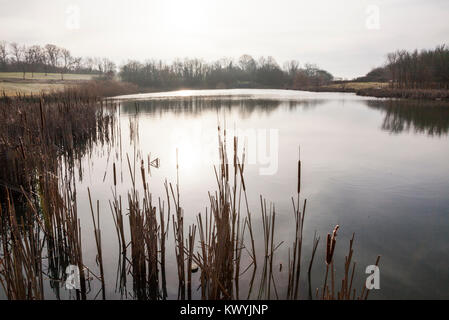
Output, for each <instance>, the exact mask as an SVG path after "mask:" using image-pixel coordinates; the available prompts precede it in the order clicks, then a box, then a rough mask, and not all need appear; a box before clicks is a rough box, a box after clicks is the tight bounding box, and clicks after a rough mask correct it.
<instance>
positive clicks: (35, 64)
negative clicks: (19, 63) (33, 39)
mask: <svg viewBox="0 0 449 320" xmlns="http://www.w3.org/2000/svg"><path fill="white" fill-rule="evenodd" d="M42 57H43V50H42V48H41V47H40V46H38V45H34V46H31V47H29V48H28V49H26V51H25V61H26V64H27V66H28V69H29V70H30V71H31V77H33V78H34V72H36V70H37V68H39V66H40V65H42V63H43V58H42Z"/></svg>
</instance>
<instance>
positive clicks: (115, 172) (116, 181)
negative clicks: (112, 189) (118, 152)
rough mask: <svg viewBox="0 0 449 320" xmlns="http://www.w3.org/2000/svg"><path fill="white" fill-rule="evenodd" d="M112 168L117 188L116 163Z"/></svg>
mask: <svg viewBox="0 0 449 320" xmlns="http://www.w3.org/2000/svg"><path fill="white" fill-rule="evenodd" d="M112 168H113V170H114V186H116V185H117V173H116V171H115V162H114V163H113V165H112Z"/></svg>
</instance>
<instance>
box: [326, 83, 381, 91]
mask: <svg viewBox="0 0 449 320" xmlns="http://www.w3.org/2000/svg"><path fill="white" fill-rule="evenodd" d="M387 86H388V83H387V82H346V83H335V84H331V85H328V87H330V88H336V89H337V88H338V89H342V88H346V89H354V90H360V89H378V88H385V87H387Z"/></svg>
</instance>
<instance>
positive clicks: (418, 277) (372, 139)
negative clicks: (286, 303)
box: [77, 90, 449, 299]
mask: <svg viewBox="0 0 449 320" xmlns="http://www.w3.org/2000/svg"><path fill="white" fill-rule="evenodd" d="M120 99H121V106H120V111H119V113H120V114H119V117H120V126H121V148H120V146H119V145H118V144H117V145H116V146H113V147H100V146H99V147H98V148H97V149H95V151H94V152H93V153H92V154H90V155H87V156H86V157H85V159H84V160H83V162H82V168H83V169H82V170H83V180H82V181H80V183H79V185H78V187H77V189H78V197H79V201H78V206H79V216H80V217H81V219H82V223H83V241H84V242H83V246H84V248H83V250H84V251H85V253H86V256H87V259H86V260H87V261H85V263H86V264H87V265H89V263H90V265H95V254H96V249H95V240H94V238H93V232H92V225H91V224H92V223H91V217H90V209H89V207H88V202H87V187H90V188H91V192H92V194H93V198H94V199H98V200H99V201H100V206H101V214H102V222H101V223H102V232H103V247H104V248H103V251H104V253H103V256H104V260H105V265H106V277H107V279H108V281H107V282H106V285H107V296H108V297H110V298H111V297H114V298H119V297H120V295H119V294H118V293H116V292H115V280H116V267H117V253H118V244H117V237H116V233H115V229H114V224H113V221H112V216H111V212H110V209H109V204H108V201H109V200H111V199H112V192H111V185H112V162H114V161H115V162H116V163H120V160H119V159H120V157H122V159H126V154H128V155H129V157H130V159H131V160H132V159H133V158H134V156H136V157H137V158H139V159H140V158H144V159H147V156H148V155H149V154H151V158H152V159H153V158H159V159H160V164H161V165H160V167H159V168H152V170H151V174H152V176H151V179H150V188H151V189H152V192H153V194H154V197H159V196H160V197H165V191H164V189H163V183H164V181H165V179H168V180H169V181H172V182H175V181H176V150H177V149H178V155H179V164H180V168H179V180H180V191H181V203H182V206H183V207H184V210H185V216H186V218H185V219H186V221H185V225H186V226H187V225H189V224H190V223H193V222H195V216H196V215H197V214H198V213H199V212H202V213H204V212H205V208H206V207H207V206H208V203H209V202H208V191H214V190H216V186H215V175H214V171H213V166H212V165H213V163H210V161H209V159H213V160H216V158H214V152H215V151H216V148H217V131H216V128H217V119H220V122H221V123H222V124H223V125H224V123H226V127H227V128H228V130H229V131H230V132H231V131H232V130H233V129H234V128H237V129H242V130H243V129H246V130H250V131H251V130H253V131H254V132H270V130H272V132H273V131H275V132H277V133H278V145H277V146H276V148H275V150H276V155H277V156H276V158H275V159H277V162H278V166H277V167H278V168H277V170H276V171H275V173H274V174H272V175H261V174H260V169H261V168H263V167H264V165H263V164H260V163H253V164H248V166H247V168H246V170H245V171H246V185H247V189H248V195H249V204H250V207H251V209H252V211H253V216H254V217H255V218H254V219H255V220H256V221H255V224H256V226H255V228H258V227H259V225H258V223H260V219H259V218H258V217H259V215H260V200H259V196H260V195H263V196H264V197H265V198H266V199H267V200H269V201H272V202H273V203H274V204H275V206H276V212H277V215H278V216H277V226H276V228H277V235H276V239H277V241H278V242H280V241H283V240H285V241H288V243H286V244H284V245H283V246H282V247H281V249H279V250H278V251H277V252H276V258H275V260H276V261H275V262H276V265H279V264H283V265H284V266H285V267H284V271H283V272H280V273H279V274H277V275H276V277H277V278H278V279H279V283H282V281H285V280H286V276H287V272H286V269H287V268H286V265H287V259H288V258H287V257H288V255H287V254H288V253H287V244H288V245H290V243H291V240H290V239H291V238H290V237H291V236H292V235H293V232H294V230H293V224H292V221H293V211H292V204H291V196H293V195H295V193H296V180H297V177H296V171H297V160H298V146H300V147H301V160H302V168H303V173H302V188H303V189H302V197H304V198H307V199H308V206H307V213H306V219H305V221H306V222H305V223H306V225H305V240H304V241H305V244H304V246H305V248H304V250H303V252H304V256H303V258H304V263H305V264H308V262H309V259H310V254H311V245H312V240H313V234H314V232H315V231H316V232H317V233H318V234H319V235H320V236H321V239H322V240H321V243H320V246H319V248H318V253H317V257H316V260H315V267H314V270H313V285H314V287H318V286H320V285H321V283H322V281H323V276H324V273H323V270H324V250H325V246H324V243H325V241H324V239H325V237H326V234H327V233H329V232H331V230H332V229H333V227H334V226H335V225H336V224H339V225H340V232H339V235H338V244H337V249H336V250H337V252H336V268H337V272H338V271H341V270H342V268H343V265H344V256H345V254H346V252H347V248H348V242H349V239H350V238H351V236H352V233H355V239H356V241H355V245H354V247H355V260H356V261H357V270H358V272H359V276H361V277H362V278H361V279H362V280H363V279H364V278H363V277H365V275H364V268H365V267H366V266H367V265H369V264H373V263H374V261H375V259H376V257H377V255H378V254H379V255H381V256H382V258H381V265H380V271H381V289H380V290H378V291H376V292H373V293H372V295H371V296H370V297H371V298H372V299H379V298H389V299H390V298H399V299H408V298H449V291H448V290H447V284H448V283H449V161H448V159H449V139H448V131H449V107H448V106H442V105H439V104H434V103H431V104H429V103H417V102H403V101H402V102H401V101H383V100H376V99H370V98H362V97H357V96H355V95H353V94H340V93H308V92H298V91H283V90H205V91H181V92H170V93H157V94H141V95H134V96H126V97H120ZM247 132H248V131H247ZM230 134H231V133H230ZM265 141H268V140H265ZM273 147H275V145H273ZM248 148H251V145H249V146H248ZM134 150H138V152H137V153H136V154H135V153H134ZM248 152H250V150H248ZM215 162H216V161H215ZM118 166H119V167H120V173H121V175H122V179H123V182H122V183H121V184H120V186H119V187H120V188H119V193H121V194H122V196H123V197H125V196H126V192H127V190H128V189H129V188H130V181H129V174H128V171H127V170H128V169H127V164H126V160H123V161H122V162H121V163H120V164H118ZM265 167H266V166H265ZM171 237H172V235H170V238H171ZM167 255H168V261H167V263H168V267H167V269H168V270H171V271H170V272H171V274H170V272H169V274H168V275H167V276H168V281H169V284H168V285H169V295H170V296H171V297H174V298H175V297H176V293H177V278H176V271H175V270H176V269H175V268H176V267H175V260H174V257H172V256H173V255H172V254H171V252H170V251H168V253H167ZM303 274H304V275H305V272H304V273H303ZM194 280H195V279H194ZM359 284H360V287H361V285H362V282H359ZM304 285H305V283H304ZM358 288H359V287H358ZM278 289H279V291H280V292H281V293H282V292H285V289H283V288H282V287H280V288H278ZM305 289H306V287H304V290H305ZM305 292H306V291H304V292H303V297H305V294H304V293H305ZM281 296H283V295H281Z"/></svg>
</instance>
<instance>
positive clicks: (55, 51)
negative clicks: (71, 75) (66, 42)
mask: <svg viewBox="0 0 449 320" xmlns="http://www.w3.org/2000/svg"><path fill="white" fill-rule="evenodd" d="M45 56H46V60H47V68H46V70H45V75H47V72H48V69H49V68H50V69H51V70H50V71H51V72H56V70H57V68H58V61H59V58H60V56H61V49H60V48H58V47H57V46H55V45H54V44H47V45H46V46H45Z"/></svg>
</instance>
